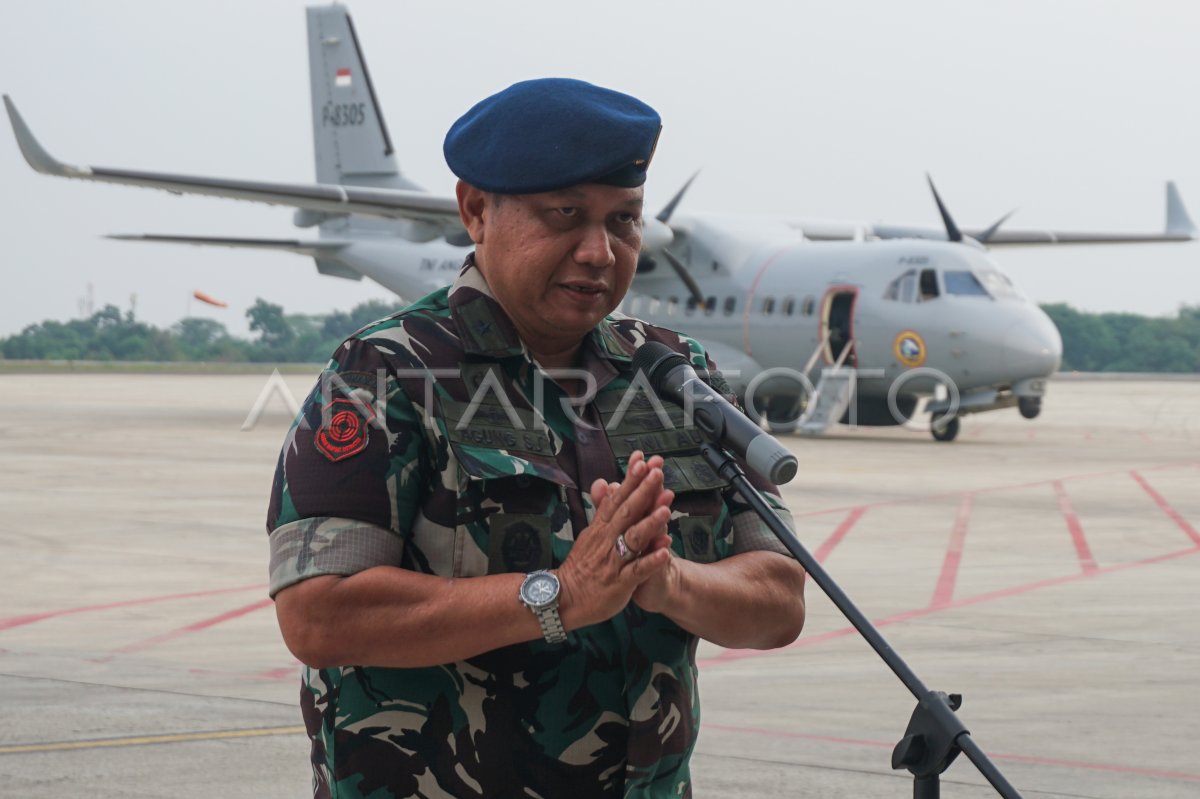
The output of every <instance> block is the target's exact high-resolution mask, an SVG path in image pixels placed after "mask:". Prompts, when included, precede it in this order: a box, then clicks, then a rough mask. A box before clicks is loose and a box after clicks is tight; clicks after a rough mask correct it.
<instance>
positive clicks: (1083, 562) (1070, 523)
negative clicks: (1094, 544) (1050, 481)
mask: <svg viewBox="0 0 1200 799" xmlns="http://www.w3.org/2000/svg"><path fill="white" fill-rule="evenodd" d="M1054 493H1055V495H1057V496H1058V507H1059V510H1061V511H1062V515H1063V519H1065V520H1066V522H1067V529H1068V530H1070V531H1071V541H1072V542H1073V543H1074V544H1075V554H1076V555H1077V556H1078V557H1079V565H1080V566H1082V567H1083V570H1084V571H1085V572H1094V571H1095V570H1096V558H1095V557H1093V556H1092V548H1091V547H1089V546H1088V542H1087V537H1086V536H1084V534H1083V525H1081V524H1080V523H1079V516H1078V515H1076V513H1075V508H1073V507H1072V506H1071V499H1070V497H1068V496H1067V490H1066V489H1065V488H1063V484H1062V481H1061V480H1055V481H1054Z"/></svg>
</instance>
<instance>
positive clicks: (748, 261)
mask: <svg viewBox="0 0 1200 799" xmlns="http://www.w3.org/2000/svg"><path fill="white" fill-rule="evenodd" d="M307 14H308V46H309V68H310V76H311V88H312V124H313V138H314V141H315V147H316V172H317V183H315V184H281V183H264V182H256V181H248V180H233V179H221V178H210V177H197V176H187V175H176V174H166V173H158V172H141V171H133V170H127V169H111V168H106V167H92V166H72V165H69V164H65V163H62V162H60V161H58V160H56V159H55V158H53V157H52V156H51V155H50V154H49V153H47V152H46V150H45V149H43V148H42V146H41V145H40V144H39V143H38V142H37V140H36V139H35V138H34V136H33V134H32V133H31V132H30V130H29V128H28V126H27V125H26V124H25V122H24V120H23V119H22V118H21V116H20V114H19V113H18V112H17V109H16V106H15V105H14V104H13V102H12V101H11V100H10V99H9V98H8V97H7V96H5V97H4V103H5V106H6V108H7V110H8V114H9V117H10V119H11V122H12V126H13V130H14V132H15V134H16V138H17V142H18V144H19V146H20V148H21V152H22V154H23V155H24V156H25V159H26V160H27V161H28V162H29V164H30V165H31V166H32V167H33V168H34V169H35V170H37V171H38V172H42V173H45V174H49V175H58V176H61V177H69V178H78V179H82V180H94V181H102V182H106V183H123V184H127V185H132V186H148V187H152V188H159V189H165V190H167V191H170V192H172V193H177V194H179V193H188V194H205V195H210V196H214V197H227V198H235V199H242V200H250V201H256V202H263V203H268V204H272V205H283V206H289V207H293V208H295V209H296V211H295V217H294V221H295V224H296V225H297V226H299V227H304V228H307V227H315V228H316V229H317V238H309V239H247V238H220V237H197V236H163V235H139V236H114V238H121V239H131V240H138V241H149V242H167V243H183V244H197V245H217V246H226V247H246V248H258V249H271V250H285V251H289V252H294V253H298V254H301V255H307V256H310V257H312V258H313V259H314V260H315V262H316V266H317V271H318V272H320V273H321V274H323V275H329V276H331V277H338V278H345V279H350V280H361V279H362V278H363V277H364V276H365V277H367V278H370V279H371V280H374V281H375V282H377V283H379V284H380V285H382V286H385V287H386V288H388V289H390V290H392V291H394V292H395V293H396V294H398V295H400V296H401V297H403V298H409V299H414V298H416V297H420V296H422V295H424V294H425V293H427V292H429V291H431V290H433V289H434V288H437V287H440V286H442V285H445V284H446V283H448V282H449V281H450V280H452V279H453V277H454V276H455V274H457V271H458V269H459V267H460V265H461V264H462V261H463V257H464V255H465V253H466V252H467V249H468V248H469V246H470V240H469V238H468V237H467V235H466V232H465V231H464V229H463V228H462V225H461V224H460V222H459V218H458V208H457V203H456V201H455V198H454V197H453V196H452V195H435V194H430V193H427V192H425V191H423V190H422V189H421V188H420V187H419V186H417V185H415V184H414V183H412V182H411V181H409V180H407V179H406V178H405V177H404V176H403V175H402V174H401V172H400V170H399V168H398V167H397V165H396V159H395V156H394V154H393V149H392V142H391V138H390V136H389V135H388V129H387V125H386V124H385V122H384V118H383V114H382V113H381V111H380V109H379V105H378V103H377V101H376V97H375V91H374V88H373V86H372V83H371V77H370V74H369V73H368V71H367V66H366V62H365V60H364V59H363V56H362V51H361V48H360V47H359V45H358V40H357V37H356V35H355V32H354V25H353V23H352V22H351V19H350V15H349V13H348V12H347V10H346V8H345V7H344V6H341V5H337V4H333V5H326V6H320V7H310V8H309V9H308V10H307ZM690 183H691V181H688V185H690ZM688 185H685V186H684V187H683V188H682V189H681V190H680V191H679V192H678V193H677V194H676V195H675V197H674V198H673V199H672V200H671V201H670V202H669V203H668V204H667V205H666V207H664V208H663V209H662V210H661V211H660V212H659V213H658V214H657V215H656V216H654V217H647V218H646V219H645V220H644V221H645V228H644V241H643V245H642V250H643V252H642V256H641V258H640V260H639V264H638V271H637V275H636V277H635V279H634V283H633V288H632V290H631V292H630V295H629V296H628V297H627V298H626V301H625V303H624V305H623V308H622V310H623V311H624V312H626V313H629V314H631V315H634V316H639V317H642V318H644V319H646V320H648V321H651V322H654V323H657V324H662V325H665V326H667V327H672V328H677V329H681V330H683V331H685V332H687V333H689V334H690V335H692V336H693V337H695V338H697V339H699V340H700V341H701V342H702V343H703V344H704V345H705V346H706V347H707V348H708V351H709V352H710V353H711V354H712V356H713V358H714V359H715V360H716V362H717V363H718V364H720V365H721V367H722V371H723V372H725V373H726V376H727V377H728V378H729V380H730V384H731V385H732V386H733V387H734V389H735V390H736V391H737V392H738V393H739V394H740V395H741V396H742V397H743V398H744V399H745V401H746V404H747V407H748V408H749V409H750V411H751V413H752V414H756V415H758V414H761V416H765V419H766V422H767V423H768V424H769V425H770V426H771V427H772V429H774V430H777V431H778V430H789V429H797V428H798V429H799V430H801V431H802V432H806V433H810V434H815V433H821V432H824V431H825V430H827V429H829V428H830V427H832V425H833V424H835V423H838V422H842V423H846V424H857V425H870V426H876V425H878V426H887V425H897V424H903V423H905V422H907V421H908V420H910V419H912V418H913V416H914V415H915V414H917V413H918V408H919V409H920V410H919V412H920V413H928V414H930V415H931V417H930V418H931V424H930V430H931V432H932V434H933V436H934V438H935V439H937V440H940V441H950V440H953V439H954V438H955V436H956V435H957V434H958V432H959V427H960V424H959V418H960V417H961V416H963V415H965V414H971V413H982V412H985V411H993V410H998V409H1002V408H1009V407H1013V406H1016V407H1017V408H1018V409H1019V411H1020V413H1021V414H1022V415H1023V416H1025V417H1026V418H1030V419H1032V418H1034V417H1036V416H1037V415H1038V413H1039V412H1040V410H1041V405H1042V398H1043V396H1044V394H1045V392H1046V380H1047V378H1048V377H1049V376H1050V375H1051V374H1053V373H1054V372H1055V371H1056V370H1057V369H1058V367H1059V365H1060V363H1061V355H1062V341H1061V339H1060V337H1059V334H1058V330H1057V329H1056V328H1055V327H1054V324H1053V323H1052V322H1051V321H1050V319H1049V317H1047V316H1046V314H1045V313H1043V312H1042V310H1041V309H1040V308H1038V307H1037V305H1035V304H1034V303H1033V302H1031V301H1030V300H1029V299H1027V298H1026V297H1024V296H1023V295H1022V294H1021V292H1020V291H1019V290H1018V289H1017V288H1016V287H1015V286H1014V285H1013V283H1012V281H1011V280H1010V279H1009V278H1008V276H1007V275H1006V274H1005V273H1004V272H1003V270H1001V269H1000V267H999V266H997V265H996V263H995V262H994V261H993V260H992V259H991V258H990V257H989V255H988V253H987V252H986V250H985V245H986V246H987V247H996V246H1011V245H1038V244H1069V243H1080V244H1082V243H1087V244H1098V243H1135V242H1176V241H1190V240H1192V239H1194V238H1195V235H1196V228H1195V226H1194V225H1193V224H1192V221H1191V219H1190V218H1189V216H1188V214H1187V211H1186V210H1185V209H1184V206H1183V203H1182V201H1181V200H1180V197H1179V194H1178V192H1177V191H1176V189H1175V186H1174V184H1171V183H1168V184H1167V222H1166V229H1165V230H1164V231H1163V232H1161V233H1150V234H1114V233H1108V234H1105V233H1063V232H1056V231H1017V230H1001V226H1002V224H1003V223H1004V222H1005V221H1006V220H1007V218H1008V217H1007V216H1006V217H1004V218H1002V219H1001V220H1000V221H999V222H997V223H995V224H993V225H992V226H991V227H989V228H986V229H980V230H970V229H968V230H962V229H960V228H959V227H958V226H957V225H956V223H955V222H954V220H953V218H952V217H951V215H950V213H949V211H948V210H947V209H946V207H945V205H944V204H943V202H942V200H941V198H940V197H939V196H938V194H937V190H936V189H935V188H933V183H932V181H930V188H931V189H933V194H934V199H935V201H936V203H937V206H938V209H939V211H940V213H941V217H942V221H943V226H942V227H941V228H919V227H901V226H896V225H880V224H856V223H850V224H846V223H836V224H834V223H826V222H816V221H802V220H791V219H761V220H757V221H750V222H748V221H746V220H745V219H741V218H739V219H729V218H724V219H723V218H720V217H716V216H711V215H704V216H701V215H687V214H684V213H680V214H676V213H675V211H676V208H677V207H678V206H679V204H680V202H681V200H682V199H683V196H684V193H685V192H686V190H687V188H688ZM814 383H815V385H814Z"/></svg>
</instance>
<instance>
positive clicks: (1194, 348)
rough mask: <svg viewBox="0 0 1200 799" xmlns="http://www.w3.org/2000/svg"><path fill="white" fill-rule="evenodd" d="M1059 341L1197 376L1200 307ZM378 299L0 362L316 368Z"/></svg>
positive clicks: (133, 326) (48, 344) (98, 333)
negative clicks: (235, 328)
mask: <svg viewBox="0 0 1200 799" xmlns="http://www.w3.org/2000/svg"><path fill="white" fill-rule="evenodd" d="M1042 308H1043V309H1044V310H1045V311H1046V313H1047V314H1049V316H1050V318H1051V319H1053V320H1054V323H1055V324H1056V325H1057V326H1058V329H1059V332H1060V333H1061V334H1062V339H1063V364H1062V368H1063V369H1064V370H1068V371H1070V370H1078V371H1081V372H1200V305H1193V306H1186V305H1185V306H1183V307H1182V308H1181V309H1180V310H1179V312H1178V314H1176V316H1175V317H1174V318H1163V317H1150V316H1139V315H1137V314H1130V313H1098V314H1096V313H1085V312H1083V311H1079V310H1076V309H1075V308H1072V307H1071V306H1070V305H1065V304H1055V305H1043V306H1042ZM396 310H397V307H396V305H395V304H394V303H391V302H384V301H380V300H372V301H370V302H365V303H361V304H359V305H356V306H355V307H354V308H352V309H351V310H350V311H335V312H333V313H330V314H320V315H312V314H288V313H285V312H284V309H283V307H282V306H280V305H275V304H273V303H269V302H267V301H266V300H263V299H258V300H256V301H255V303H254V305H252V306H251V307H250V308H249V309H248V310H247V311H246V318H247V319H248V320H249V322H250V330H251V332H252V333H253V337H252V338H249V339H246V338H239V337H236V336H233V335H231V334H230V333H229V331H228V330H227V329H226V327H225V325H223V324H222V323H221V322H218V321H216V320H214V319H207V318H199V317H188V318H186V319H183V320H181V321H179V322H176V323H175V324H174V325H172V326H171V327H170V328H167V329H160V328H157V327H154V326H153V325H150V324H147V323H145V322H142V321H139V320H138V319H136V318H135V317H134V314H133V312H132V311H126V312H124V313H122V312H121V310H120V309H118V308H117V307H116V306H113V305H106V306H105V307H104V308H102V309H100V310H99V311H97V312H96V313H94V314H92V315H91V316H90V317H88V318H86V319H73V320H71V321H69V322H56V321H46V322H39V323H37V324H33V325H29V326H28V327H26V328H25V329H24V330H22V331H21V332H20V333H17V334H16V335H13V336H9V337H8V338H0V356H2V357H4V358H8V359H14V360H15V359H37V360H56V361H58V360H61V361H217V362H249V363H323V362H325V361H326V360H327V359H328V358H329V356H330V355H331V354H332V353H333V351H334V349H335V348H336V347H337V345H338V344H339V343H341V341H342V340H343V339H345V338H346V337H347V336H349V335H350V334H351V333H353V332H355V331H356V330H358V329H360V328H362V327H363V326H365V325H367V324H370V323H371V322H373V321H375V320H376V319H381V318H383V317H385V316H388V315H390V314H392V313H394V312H395V311H396Z"/></svg>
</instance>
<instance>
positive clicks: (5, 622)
mask: <svg viewBox="0 0 1200 799" xmlns="http://www.w3.org/2000/svg"><path fill="white" fill-rule="evenodd" d="M266 587H267V585H266V583H255V584H254V585H240V586H238V587H237V588H216V589H212V590H209V591H189V592H188V593H185V594H164V595H163V596H151V597H143V598H142V599H126V600H123V601H121V602H106V603H104V604H101V605H84V606H82V607H78V608H66V609H64V610H51V611H47V612H45V613H30V614H27V615H24V616H9V617H8V618H7V619H0V630H9V629H12V628H13V627H20V626H22V625H25V624H33V623H34V622H39V621H44V620H45V619H53V618H57V617H59V616H69V615H71V614H73V613H91V612H93V611H98V610H112V609H113V608H124V607H132V606H134V605H149V604H151V603H153V602H170V601H171V600H175V599H195V598H196V597H202V596H218V595H220V594H233V593H237V592H239V591H262V590H263V589H265V588H266Z"/></svg>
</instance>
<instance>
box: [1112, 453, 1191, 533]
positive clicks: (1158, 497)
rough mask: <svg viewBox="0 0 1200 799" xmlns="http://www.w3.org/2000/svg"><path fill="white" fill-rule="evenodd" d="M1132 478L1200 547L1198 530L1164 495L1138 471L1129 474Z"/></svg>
mask: <svg viewBox="0 0 1200 799" xmlns="http://www.w3.org/2000/svg"><path fill="white" fill-rule="evenodd" d="M1129 474H1130V476H1131V477H1133V479H1134V480H1137V481H1138V483H1139V484H1140V485H1141V486H1142V488H1144V489H1145V490H1146V493H1147V494H1149V495H1150V499H1152V500H1154V504H1156V505H1158V507H1159V508H1161V509H1162V512H1163V513H1165V514H1167V515H1168V516H1170V517H1171V520H1172V521H1173V522H1175V523H1176V524H1177V525H1179V529H1181V530H1183V531H1184V532H1185V533H1187V535H1188V537H1189V538H1191V539H1192V540H1193V541H1195V542H1196V544H1197V545H1200V533H1197V532H1196V528H1195V527H1192V526H1191V525H1190V524H1188V522H1187V519H1185V518H1183V516H1181V515H1180V513H1179V511H1177V510H1175V509H1174V508H1172V507H1171V504H1170V503H1169V502H1167V501H1166V500H1165V499H1163V495H1162V494H1160V493H1158V492H1157V491H1155V490H1154V487H1153V486H1151V485H1150V484H1149V483H1148V482H1146V478H1144V477H1142V476H1141V475H1140V474H1138V472H1137V471H1136V470H1132V471H1130V472H1129Z"/></svg>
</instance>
